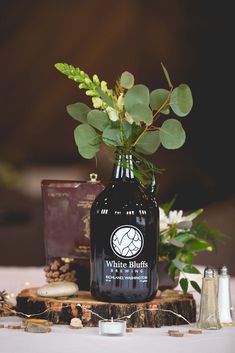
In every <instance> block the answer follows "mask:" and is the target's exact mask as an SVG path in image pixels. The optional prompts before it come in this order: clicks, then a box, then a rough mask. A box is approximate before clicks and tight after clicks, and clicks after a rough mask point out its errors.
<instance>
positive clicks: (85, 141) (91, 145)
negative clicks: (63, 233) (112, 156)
mask: <svg viewBox="0 0 235 353" xmlns="http://www.w3.org/2000/svg"><path fill="white" fill-rule="evenodd" d="M74 139H75V142H76V145H77V146H78V151H79V153H80V154H81V156H82V157H84V158H87V159H91V158H93V157H95V155H96V153H97V152H98V151H99V148H100V137H99V135H98V134H97V133H96V131H95V129H94V128H93V127H92V126H90V125H89V124H81V125H79V126H77V127H76V128H75V130H74Z"/></svg>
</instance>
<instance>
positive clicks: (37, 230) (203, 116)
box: [0, 0, 235, 274]
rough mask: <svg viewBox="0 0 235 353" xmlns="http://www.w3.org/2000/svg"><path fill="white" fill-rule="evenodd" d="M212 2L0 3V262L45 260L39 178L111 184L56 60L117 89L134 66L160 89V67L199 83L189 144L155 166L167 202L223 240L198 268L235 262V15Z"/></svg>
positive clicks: (159, 156) (160, 155)
mask: <svg viewBox="0 0 235 353" xmlns="http://www.w3.org/2000/svg"><path fill="white" fill-rule="evenodd" d="M229 6H230V5H229V2H226V3H224V4H223V6H222V4H221V3H220V2H218V3H217V4H216V3H215V2H214V1H210V0H209V1H188V0H182V1H180V0H176V1H169V0H165V1H139V0H119V1H112V0H106V1H97V0H95V1H78V0H77V1H75V0H74V1H73V0H67V1H65V0H61V1H57V0H49V1H48V0H47V1H46V0H41V1H30V0H27V1H26V0H21V1H17V0H1V1H0V44H1V55H0V68H1V81H0V82H1V117H0V194H1V197H0V249H1V257H0V265H42V264H44V261H45V259H44V248H43V231H42V215H41V206H42V205H41V199H40V180H41V179H46V178H52V179H87V178H88V176H89V173H90V172H91V171H98V174H99V177H100V178H101V180H102V181H107V180H108V179H109V176H110V172H111V168H112V163H111V161H110V160H109V159H108V158H106V157H107V155H106V154H105V151H102V152H101V154H100V155H99V156H98V165H97V167H96V163H95V161H93V160H92V161H85V160H83V159H82V158H81V157H80V156H79V155H78V153H77V149H76V146H75V143H74V140H73V129H74V128H75V126H76V122H75V121H73V119H71V118H70V117H69V116H68V115H67V113H66V111H65V106H66V105H67V104H69V103H74V102H76V101H83V102H87V103H88V102H89V100H88V99H87V97H86V96H85V95H84V92H82V91H80V90H79V89H78V88H77V87H76V85H75V84H74V83H73V82H72V81H69V80H68V79H66V78H65V77H63V76H62V75H61V74H59V73H58V72H57V71H56V70H55V69H54V64H55V63H57V62H68V63H71V64H73V65H75V66H79V67H80V68H82V69H83V70H84V71H86V72H87V73H88V74H90V75H91V74H93V73H97V74H98V75H99V77H101V78H102V79H104V80H106V81H107V82H108V84H109V86H110V87H112V86H113V85H114V83H115V80H116V78H117V77H118V76H119V75H120V74H121V73H122V72H123V71H124V70H128V71H130V72H132V73H133V74H134V75H135V78H136V82H137V83H143V84H146V85H147V86H148V87H149V88H150V89H155V88H159V87H166V82H165V79H164V76H163V73H162V71H161V66H160V62H161V61H162V62H164V64H165V65H166V66H167V68H168V71H169V73H170V74H171V78H172V81H173V82H174V83H175V84H179V83H182V82H185V83H187V84H189V86H190V87H191V89H192V92H193V96H194V107H193V110H192V112H191V114H190V115H189V116H188V117H186V118H182V120H183V125H184V128H185V130H186V133H187V141H186V143H185V145H184V146H183V148H182V149H180V150H178V151H166V150H164V149H160V150H159V151H158V152H157V153H156V156H154V158H153V160H154V161H155V162H156V163H157V165H158V166H159V167H160V168H165V172H164V173H163V174H161V175H159V177H158V178H159V185H160V187H159V194H158V199H159V202H160V203H161V202H165V201H168V200H170V199H171V198H172V197H173V196H174V195H178V196H177V200H176V204H175V208H178V209H183V210H185V211H190V210H194V209H196V208H199V207H203V208H204V209H205V212H204V214H203V216H202V217H201V218H202V219H204V220H206V221H207V224H208V225H209V226H212V227H215V228H218V229H219V230H221V231H222V232H224V233H225V234H227V236H228V239H226V241H225V243H224V244H220V245H219V246H218V252H217V253H215V252H213V253H212V254H201V255H200V256H199V257H198V258H197V260H196V262H197V263H201V264H212V265H214V266H216V267H218V266H220V265H221V264H222V263H225V264H227V265H228V266H229V267H230V270H231V272H232V273H233V274H235V266H234V261H235V260H234V247H235V240H234V227H235V219H234V211H235V197H234V195H235V192H234V191H235V190H234V173H235V172H234V166H233V164H234V155H233V152H234V148H233V144H234V129H233V120H234V113H233V97H232V95H233V92H234V89H233V74H234V72H233V67H234V63H233V62H232V46H233V45H232V43H233V35H232V33H233V30H232V27H233V26H232V24H233V19H232V14H233V11H232V8H229Z"/></svg>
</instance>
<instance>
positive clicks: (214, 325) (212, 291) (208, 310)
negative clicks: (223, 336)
mask: <svg viewBox="0 0 235 353" xmlns="http://www.w3.org/2000/svg"><path fill="white" fill-rule="evenodd" d="M197 327H198V328H201V329H207V330H218V329H220V328H221V324H220V320H219V316H218V298H217V286H216V278H215V274H214V270H213V269H212V268H208V267H207V268H206V269H205V271H204V278H203V279H202V292H201V302H200V314H199V320H198V322H197Z"/></svg>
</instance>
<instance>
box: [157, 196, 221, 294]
mask: <svg viewBox="0 0 235 353" xmlns="http://www.w3.org/2000/svg"><path fill="white" fill-rule="evenodd" d="M175 199H176V198H175V197H174V198H173V199H172V200H171V201H170V202H168V203H165V204H163V205H161V208H162V210H163V211H164V212H165V214H166V216H167V217H168V216H170V212H171V209H172V207H173V204H174V202H175ZM174 212H177V211H174ZM202 213H203V209H198V210H196V211H194V212H192V213H190V214H189V215H187V216H184V217H183V221H180V222H179V223H176V222H175V223H169V224H168V226H167V228H166V229H165V230H164V229H163V230H162V231H161V233H160V249H159V256H160V258H163V259H167V260H168V262H169V267H168V272H169V275H170V276H171V277H172V279H174V278H175V275H176V272H177V271H178V272H180V273H181V274H182V278H181V280H180V286H181V288H182V290H183V292H184V293H187V291H188V286H189V283H190V284H191V286H192V287H193V288H194V289H195V290H196V291H198V292H199V293H200V291H201V289H200V286H199V285H198V283H197V282H196V281H194V280H189V278H188V277H187V275H188V274H190V273H191V274H200V271H199V270H198V269H197V268H196V267H195V266H194V265H193V259H194V258H195V256H197V254H198V253H200V252H203V251H209V252H211V251H213V249H214V248H215V246H216V243H217V241H218V240H221V239H222V238H223V237H224V235H223V234H222V233H221V232H220V231H218V230H217V229H214V228H211V227H208V226H207V225H206V224H205V223H204V222H202V221H199V222H195V223H194V220H195V218H197V217H198V216H199V215H200V214H202ZM160 224H161V222H160ZM160 228H161V227H160ZM160 230H161V229H160Z"/></svg>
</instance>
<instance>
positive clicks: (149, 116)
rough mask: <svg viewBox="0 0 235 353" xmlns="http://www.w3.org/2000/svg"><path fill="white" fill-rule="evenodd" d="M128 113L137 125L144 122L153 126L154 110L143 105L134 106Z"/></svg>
mask: <svg viewBox="0 0 235 353" xmlns="http://www.w3.org/2000/svg"><path fill="white" fill-rule="evenodd" d="M128 113H129V115H130V116H131V117H132V119H133V120H134V121H135V122H136V123H139V122H141V121H142V122H144V123H145V124H146V125H151V123H152V121H153V113H152V110H151V109H150V108H149V107H148V106H147V105H145V104H143V103H137V104H134V105H133V106H132V107H131V108H130V110H129V112H128Z"/></svg>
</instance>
